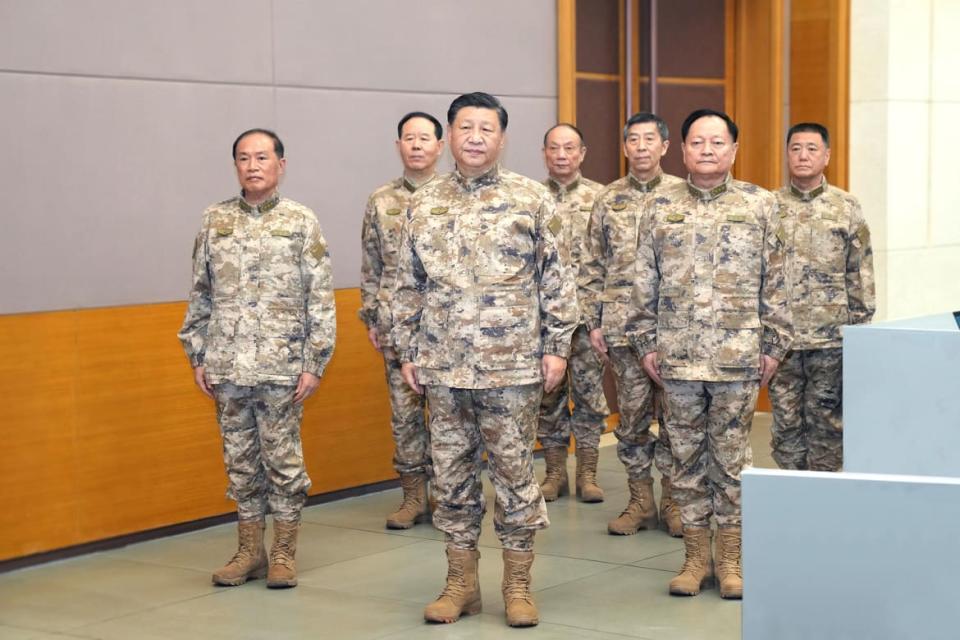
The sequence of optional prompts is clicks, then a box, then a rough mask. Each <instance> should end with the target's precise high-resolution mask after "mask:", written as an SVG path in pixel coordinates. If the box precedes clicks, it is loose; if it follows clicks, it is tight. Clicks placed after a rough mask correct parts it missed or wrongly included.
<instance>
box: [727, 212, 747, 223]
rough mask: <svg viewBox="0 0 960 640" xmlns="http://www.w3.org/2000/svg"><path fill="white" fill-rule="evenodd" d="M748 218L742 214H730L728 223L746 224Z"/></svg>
mask: <svg viewBox="0 0 960 640" xmlns="http://www.w3.org/2000/svg"><path fill="white" fill-rule="evenodd" d="M746 221H747V216H745V215H744V214H742V213H728V214H727V222H746Z"/></svg>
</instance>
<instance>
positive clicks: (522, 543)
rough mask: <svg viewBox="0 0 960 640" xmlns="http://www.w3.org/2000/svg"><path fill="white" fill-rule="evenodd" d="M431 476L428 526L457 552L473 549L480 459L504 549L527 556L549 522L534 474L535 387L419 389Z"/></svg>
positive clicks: (481, 502) (481, 506) (481, 507)
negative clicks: (425, 407) (425, 406)
mask: <svg viewBox="0 0 960 640" xmlns="http://www.w3.org/2000/svg"><path fill="white" fill-rule="evenodd" d="M426 395H427V402H428V403H429V405H430V442H431V451H432V457H433V464H434V468H435V471H436V478H435V479H434V482H433V496H434V498H436V500H437V508H436V510H435V511H434V512H433V524H434V526H435V527H436V528H437V529H440V530H441V531H443V532H444V534H446V541H447V543H448V544H451V545H453V546H454V547H456V548H459V549H476V547H477V541H478V540H479V538H480V521H481V520H482V519H483V514H484V512H485V510H486V502H485V499H484V496H483V486H482V484H481V482H480V469H481V468H482V461H481V453H482V452H483V451H484V450H485V451H486V452H487V469H488V472H489V474H490V480H491V482H492V483H493V487H494V489H495V490H496V495H497V498H496V509H495V511H494V515H493V524H494V528H495V530H496V533H497V537H498V538H499V540H500V543H501V544H502V545H503V547H504V548H505V549H510V550H513V551H531V550H532V549H533V537H534V533H535V532H536V530H537V529H543V528H545V527H547V526H548V525H549V524H550V521H549V519H548V518H547V505H546V502H544V500H543V494H542V493H541V492H540V486H539V485H538V484H537V481H536V478H535V477H534V473H533V446H534V437H535V434H534V430H535V428H536V418H537V410H538V407H539V405H540V395H541V387H540V385H539V384H528V385H522V386H511V387H501V388H496V389H452V388H450V387H446V386H435V385H429V386H427V387H426Z"/></svg>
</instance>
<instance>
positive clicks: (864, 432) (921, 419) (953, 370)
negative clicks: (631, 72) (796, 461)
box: [843, 313, 960, 637]
mask: <svg viewBox="0 0 960 640" xmlns="http://www.w3.org/2000/svg"><path fill="white" fill-rule="evenodd" d="M843 348H844V354H843V395H844V398H843V402H844V407H843V447H844V456H843V458H844V459H843V468H844V469H845V470H846V471H862V472H864V473H906V474H915V475H932V476H956V477H960V328H958V327H957V323H956V321H955V320H954V318H953V314H952V313H943V314H939V315H935V316H927V317H924V318H912V319H909V320H898V321H895V322H883V323H879V324H874V325H867V326H858V327H846V328H844V335H843ZM958 637H960V633H958Z"/></svg>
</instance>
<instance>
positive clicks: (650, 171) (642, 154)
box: [623, 122, 670, 177]
mask: <svg viewBox="0 0 960 640" xmlns="http://www.w3.org/2000/svg"><path fill="white" fill-rule="evenodd" d="M669 146H670V141H669V140H664V139H663V138H661V137H660V130H659V129H657V123H656V122H640V123H638V124H635V125H633V126H631V127H630V128H629V129H627V139H626V140H624V141H623V155H625V156H626V157H627V164H629V165H630V173H632V174H634V175H635V176H638V177H640V176H643V177H647V176H649V177H653V175H654V174H656V173H659V171H660V158H662V157H663V156H664V154H666V153H667V148H668V147H669Z"/></svg>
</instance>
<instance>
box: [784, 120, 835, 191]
mask: <svg viewBox="0 0 960 640" xmlns="http://www.w3.org/2000/svg"><path fill="white" fill-rule="evenodd" d="M828 164H830V147H828V146H827V145H825V144H824V143H823V138H822V137H821V136H820V134H819V133H817V132H816V131H798V132H797V133H795V134H793V135H792V136H790V141H789V142H788V143H787V166H788V167H789V169H790V177H791V178H794V179H796V180H797V181H810V180H816V179H818V178H819V177H820V176H822V175H823V170H824V169H826V168H827V165H828Z"/></svg>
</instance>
